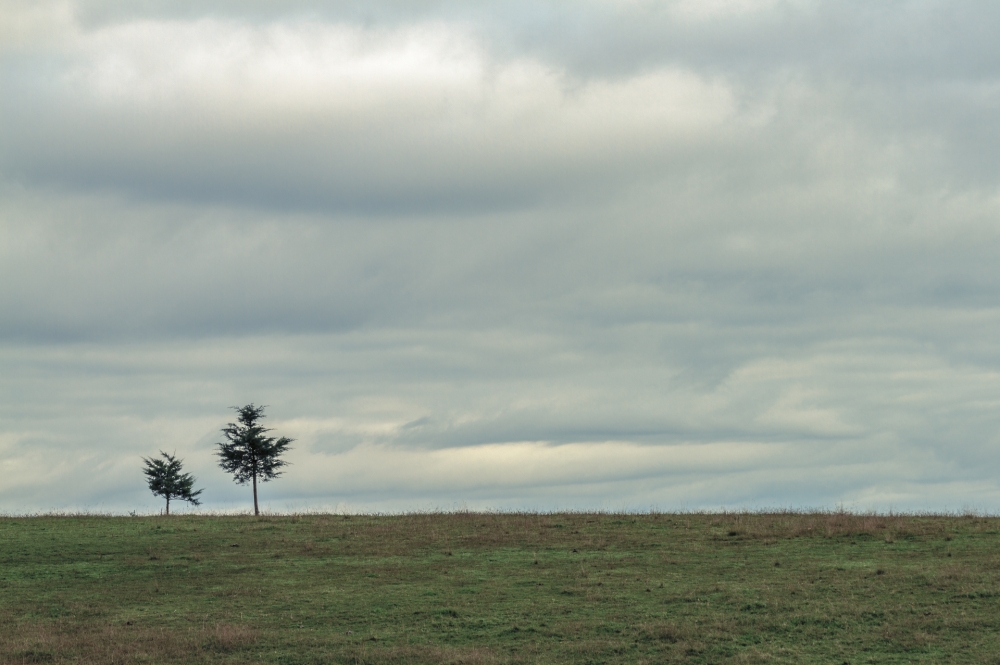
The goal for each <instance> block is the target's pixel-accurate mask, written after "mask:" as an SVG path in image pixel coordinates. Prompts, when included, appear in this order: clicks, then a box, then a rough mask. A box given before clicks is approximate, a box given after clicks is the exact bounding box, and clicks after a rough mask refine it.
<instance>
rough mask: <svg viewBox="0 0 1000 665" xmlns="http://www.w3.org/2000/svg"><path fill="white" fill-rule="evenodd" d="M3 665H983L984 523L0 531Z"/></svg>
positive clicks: (610, 522)
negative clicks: (254, 664)
mask: <svg viewBox="0 0 1000 665" xmlns="http://www.w3.org/2000/svg"><path fill="white" fill-rule="evenodd" d="M0 574H2V578H0V662H2V663H122V664H125V663H244V662H264V663H288V664H291V663H302V664H318V663H373V664H374V663H470V664H473V663H484V664H485V663H672V662H677V663H824V664H830V663H836V664H840V663H852V664H855V663H945V662H946V663H1000V586H998V583H1000V519H998V518H992V517H989V518H986V517H979V516H949V517H937V516H907V515H903V516H878V515H853V514H845V513H828V514H796V513H789V514H758V513H753V514H745V513H739V514H737V513H733V514H643V515H631V514H629V515H616V514H584V513H569V514H541V515H539V514H514V513H510V514H508V513H497V514H478V513H454V514H415V515H403V516H356V515H303V516H262V517H259V518H255V517H249V516H191V515H187V516H172V517H98V516H80V517H76V516H38V517H7V518H0Z"/></svg>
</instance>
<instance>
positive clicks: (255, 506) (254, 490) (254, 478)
mask: <svg viewBox="0 0 1000 665" xmlns="http://www.w3.org/2000/svg"><path fill="white" fill-rule="evenodd" d="M253 514H254V517H256V516H257V515H260V510H259V509H258V508H257V474H256V473H255V474H253Z"/></svg>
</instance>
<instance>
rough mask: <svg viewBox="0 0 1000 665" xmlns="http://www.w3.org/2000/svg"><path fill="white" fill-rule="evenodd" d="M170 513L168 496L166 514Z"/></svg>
mask: <svg viewBox="0 0 1000 665" xmlns="http://www.w3.org/2000/svg"><path fill="white" fill-rule="evenodd" d="M169 514H170V497H169V496H168V497H167V515H169Z"/></svg>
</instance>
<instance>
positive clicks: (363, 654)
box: [346, 644, 521, 665]
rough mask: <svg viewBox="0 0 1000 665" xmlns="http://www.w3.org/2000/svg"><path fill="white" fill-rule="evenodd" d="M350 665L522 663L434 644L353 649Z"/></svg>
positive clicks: (479, 650)
mask: <svg viewBox="0 0 1000 665" xmlns="http://www.w3.org/2000/svg"><path fill="white" fill-rule="evenodd" d="M346 662H348V663H351V665H389V664H391V665H408V664H413V665H416V664H418V663H420V664H422V663H439V664H440V665H500V664H506V663H518V662H521V660H520V659H519V658H515V657H511V656H501V655H499V654H497V653H495V652H494V651H491V650H490V649H486V648H477V647H473V648H468V647H466V648H459V647H444V646H435V645H406V646H395V647H379V646H367V645H366V644H362V646H360V647H358V648H357V649H355V650H354V651H353V652H352V653H351V654H350V655H349V657H348V660H347V661H346Z"/></svg>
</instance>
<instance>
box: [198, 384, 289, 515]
mask: <svg viewBox="0 0 1000 665" xmlns="http://www.w3.org/2000/svg"><path fill="white" fill-rule="evenodd" d="M232 408H233V409H235V410H236V413H237V418H236V419H237V421H238V422H235V423H229V425H227V426H226V427H225V428H224V429H223V430H222V435H223V436H224V437H226V442H223V443H219V452H217V453H216V455H218V456H219V466H221V467H222V468H223V469H225V470H226V471H228V472H229V473H231V474H233V480H235V481H236V482H237V483H238V484H240V485H245V484H246V483H248V482H253V514H254V515H260V509H259V508H258V507H257V479H258V478H259V479H260V481H261V482H262V483H264V482H267V481H268V480H271V479H272V478H277V477H278V476H280V475H281V471H279V469H281V467H283V466H286V465H287V464H288V462H285V461H283V460H281V459H278V458H279V457H281V455H282V454H284V453H285V452H286V451H287V450H288V445H289V444H290V443H292V441H293V440H294V439H289V438H288V437H286V436H283V437H281V438H280V439H275V438H274V437H273V436H265V434H267V432H270V431H271V430H269V429H268V428H266V427H264V426H263V425H261V424H259V423H258V421H259V420H260V419H261V418H263V417H264V407H263V406H254V405H253V404H252V403H251V404H247V405H246V406H242V407H241V406H234V407H232Z"/></svg>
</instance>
